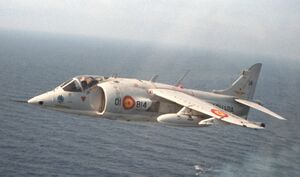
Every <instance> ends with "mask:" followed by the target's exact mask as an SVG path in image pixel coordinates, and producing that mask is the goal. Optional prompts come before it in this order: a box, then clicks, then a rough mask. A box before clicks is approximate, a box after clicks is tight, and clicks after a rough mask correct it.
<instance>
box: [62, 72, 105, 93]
mask: <svg viewBox="0 0 300 177" xmlns="http://www.w3.org/2000/svg"><path fill="white" fill-rule="evenodd" d="M104 79H105V78H104V77H93V76H77V77H74V78H73V79H71V80H68V81H66V82H64V83H62V84H61V85H60V87H61V88H62V89H63V90H64V91H66V92H83V91H85V90H87V89H89V88H91V87H93V86H95V85H97V84H98V83H99V82H100V81H103V80H104Z"/></svg>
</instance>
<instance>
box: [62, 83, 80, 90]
mask: <svg viewBox="0 0 300 177" xmlns="http://www.w3.org/2000/svg"><path fill="white" fill-rule="evenodd" d="M63 90H64V91H67V92H81V88H80V85H79V84H78V83H77V82H76V81H75V80H73V81H72V82H70V83H68V84H66V85H65V86H64V87H63Z"/></svg>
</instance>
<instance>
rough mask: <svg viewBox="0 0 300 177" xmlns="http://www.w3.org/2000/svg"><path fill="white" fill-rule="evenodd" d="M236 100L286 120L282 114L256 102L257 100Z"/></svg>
mask: <svg viewBox="0 0 300 177" xmlns="http://www.w3.org/2000/svg"><path fill="white" fill-rule="evenodd" d="M235 101H236V102H238V103H241V104H244V105H246V106H249V107H251V108H254V109H257V110H259V111H261V112H264V113H266V114H269V115H271V116H273V117H276V118H277V119H281V120H286V119H285V118H283V117H282V116H280V115H278V114H276V113H275V112H272V111H271V110H269V109H267V108H265V107H263V106H261V105H259V104H257V103H255V102H252V101H248V100H243V99H235Z"/></svg>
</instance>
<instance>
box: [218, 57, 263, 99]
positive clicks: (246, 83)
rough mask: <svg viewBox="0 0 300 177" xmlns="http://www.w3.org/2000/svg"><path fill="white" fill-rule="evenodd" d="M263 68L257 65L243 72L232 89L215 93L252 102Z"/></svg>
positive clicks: (259, 64)
mask: <svg viewBox="0 0 300 177" xmlns="http://www.w3.org/2000/svg"><path fill="white" fill-rule="evenodd" d="M261 66H262V64H261V63H257V64H255V65H253V66H251V67H250V68H249V69H248V70H244V71H242V73H241V75H240V77H239V78H238V79H237V80H236V81H235V82H234V83H233V84H232V85H231V87H229V88H227V89H225V90H216V91H214V93H219V94H224V95H231V96H236V97H238V98H243V99H247V100H251V99H252V98H253V96H254V92H255V88H256V83H257V80H258V76H259V73H260V70H261Z"/></svg>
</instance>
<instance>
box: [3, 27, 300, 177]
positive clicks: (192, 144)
mask: <svg viewBox="0 0 300 177" xmlns="http://www.w3.org/2000/svg"><path fill="white" fill-rule="evenodd" d="M249 51H251V49H249ZM257 62H261V63H263V68H262V72H261V75H260V78H259V81H258V85H257V89H256V93H255V99H258V100H261V101H262V102H263V103H264V105H265V106H267V107H268V108H270V109H271V110H273V111H275V112H277V113H279V114H281V115H282V116H284V117H286V118H287V119H288V120H287V121H281V120H277V119H273V118H271V117H269V116H268V115H265V114H263V113H260V112H257V111H254V110H252V111H251V112H250V115H249V117H250V119H251V120H254V121H261V122H265V123H266V126H267V127H266V129H265V130H251V129H246V128H242V127H237V126H224V125H214V126H211V127H207V128H181V127H168V126H164V125H160V124H158V123H141V122H124V121H114V120H108V119H103V118H93V117H88V116H81V115H76V114H68V113H62V112H56V111H51V110H48V109H43V108H40V107H37V106H33V105H29V104H26V103H23V102H22V101H26V100H28V99H29V98H31V97H33V96H35V95H38V94H41V93H43V92H45V91H48V90H51V89H53V88H55V87H56V86H57V85H59V84H61V83H62V82H63V81H65V80H68V79H69V78H71V77H73V76H76V75H81V74H95V75H104V76H110V75H112V74H118V75H119V76H120V77H132V78H139V79H150V78H151V77H152V76H153V75H155V74H158V75H159V78H158V81H159V82H164V83H169V84H174V83H175V82H176V80H177V79H178V78H180V77H181V76H182V74H184V73H185V72H186V71H187V70H191V72H190V74H189V75H188V76H187V78H186V79H185V80H184V86H185V87H188V88H194V89H200V90H205V91H210V90H212V89H224V88H226V87H228V86H229V85H230V84H231V83H232V82H233V81H234V80H235V79H236V78H237V77H238V75H239V73H240V72H241V71H242V69H245V68H248V67H250V66H251V65H252V64H255V63H257ZM0 83H1V85H0V93H1V94H0V176H134V177H144V176H146V177H148V176H162V177H172V176H178V177H183V176H204V177H214V176H217V177H233V176H237V177H240V176H243V177H244V176H245V177H265V176H272V177H283V176H285V177H287V176H290V177H296V176H299V174H300V131H299V127H300V109H299V105H300V101H299V100H300V62H299V61H297V60H288V59H286V58H268V57H264V56H256V55H255V54H253V55H249V56H247V55H242V54H237V53H228V52H222V51H209V50H205V49H203V50H199V49H191V48H184V47H174V46H173V47H170V46H169V47H168V46H159V45H156V44H150V43H141V42H136V41H121V40H110V39H95V38H91V37H83V36H80V37H79V36H65V35H55V34H44V33H30V32H17V31H0Z"/></svg>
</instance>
